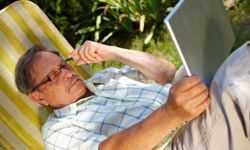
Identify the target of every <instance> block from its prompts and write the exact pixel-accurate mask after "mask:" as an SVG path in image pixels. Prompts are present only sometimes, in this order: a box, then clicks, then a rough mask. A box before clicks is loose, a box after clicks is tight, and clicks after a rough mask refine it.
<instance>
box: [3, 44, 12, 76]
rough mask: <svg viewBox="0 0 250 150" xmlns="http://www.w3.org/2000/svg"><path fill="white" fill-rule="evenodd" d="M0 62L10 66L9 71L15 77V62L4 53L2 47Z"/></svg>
mask: <svg viewBox="0 0 250 150" xmlns="http://www.w3.org/2000/svg"><path fill="white" fill-rule="evenodd" d="M0 60H1V61H2V62H3V63H4V64H5V65H6V66H8V69H9V70H10V72H11V73H12V74H13V75H14V72H15V66H16V65H15V63H14V61H13V60H12V59H11V58H10V57H9V56H8V55H7V54H6V53H5V52H4V50H3V49H2V47H1V46H0Z"/></svg>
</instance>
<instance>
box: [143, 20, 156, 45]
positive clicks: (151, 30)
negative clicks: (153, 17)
mask: <svg viewBox="0 0 250 150" xmlns="http://www.w3.org/2000/svg"><path fill="white" fill-rule="evenodd" d="M155 26H156V25H153V27H152V28H151V29H150V33H149V34H148V35H147V37H146V39H145V40H144V44H145V45H146V44H148V43H149V41H150V40H151V39H152V37H153V35H154V31H155Z"/></svg>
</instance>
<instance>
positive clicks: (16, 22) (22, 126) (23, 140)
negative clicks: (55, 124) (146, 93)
mask: <svg viewBox="0 0 250 150" xmlns="http://www.w3.org/2000/svg"><path fill="white" fill-rule="evenodd" d="M35 43H37V44H43V45H45V46H46V47H47V48H53V49H57V50H59V51H60V52H61V54H62V56H63V57H66V56H67V55H68V54H69V52H70V51H72V50H73V48H72V47H71V46H70V45H69V43H68V42H67V41H66V40H65V39H64V37H63V36H62V35H61V34H60V33H59V32H58V30H57V29H56V27H55V26H54V25H53V24H52V23H51V22H50V20H49V19H48V18H47V17H46V15H45V14H44V13H43V12H42V11H41V10H40V8H39V7H38V6H37V5H35V4H34V3H32V2H30V1H26V0H21V1H17V2H14V3H12V4H11V5H9V6H7V7H6V8H4V9H2V10H1V11H0V149H20V150H26V149H32V150H33V149H34V150H39V149H44V146H43V143H42V139H41V126H42V124H43V123H44V122H45V121H46V119H47V117H48V115H49V113H50V112H51V110H50V109H49V108H46V107H41V106H40V105H38V104H36V103H33V102H32V101H30V100H28V98H27V97H26V96H25V95H23V94H21V93H19V92H18V91H17V88H16V86H15V83H14V70H15V64H16V63H17V60H18V58H19V57H20V56H21V55H22V54H24V52H25V51H26V50H27V49H28V48H29V47H31V46H32V45H33V44H35ZM74 68H75V69H76V70H77V71H78V72H79V73H80V74H81V75H82V76H83V78H85V79H86V78H88V76H89V75H88V71H85V70H86V68H85V69H83V68H81V67H76V66H74Z"/></svg>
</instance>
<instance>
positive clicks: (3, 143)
mask: <svg viewBox="0 0 250 150" xmlns="http://www.w3.org/2000/svg"><path fill="white" fill-rule="evenodd" d="M0 145H1V146H3V148H4V149H7V150H12V149H14V148H13V147H12V146H11V145H10V143H9V142H8V141H7V140H5V138H4V137H3V136H1V135H0Z"/></svg>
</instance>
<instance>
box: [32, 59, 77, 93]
mask: <svg viewBox="0 0 250 150" xmlns="http://www.w3.org/2000/svg"><path fill="white" fill-rule="evenodd" d="M72 60H73V58H71V57H70V58H66V59H64V60H63V64H61V65H59V68H57V69H54V70H52V71H51V72H50V73H48V74H47V75H46V77H45V78H44V79H43V80H41V81H40V82H39V83H38V84H37V85H35V86H34V87H33V88H32V91H31V92H30V93H32V92H34V91H36V90H37V89H38V88H39V87H41V86H42V85H44V84H46V83H48V82H50V81H52V79H51V77H50V74H51V73H53V72H56V71H61V69H63V68H64V67H62V66H63V65H65V64H68V63H67V62H70V61H72ZM68 65H69V64H68ZM46 78H47V79H46Z"/></svg>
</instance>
